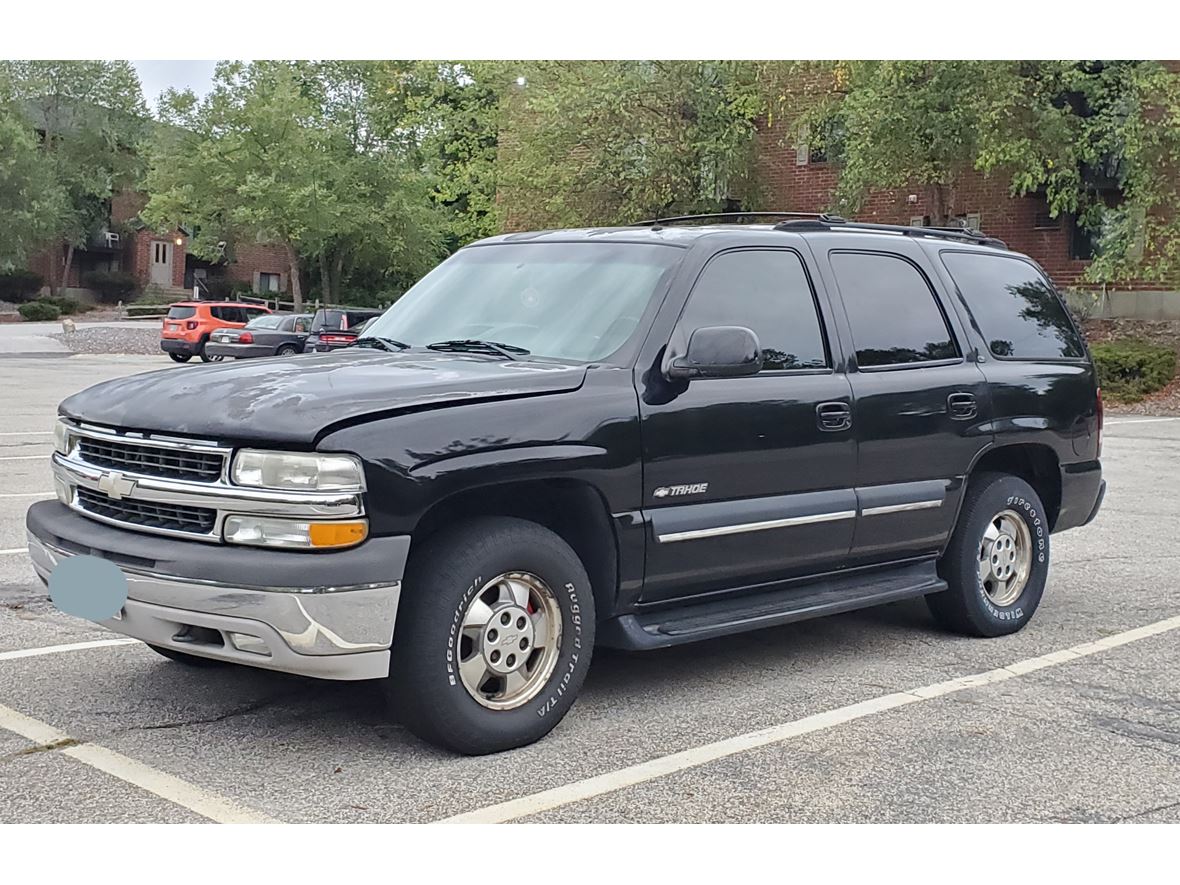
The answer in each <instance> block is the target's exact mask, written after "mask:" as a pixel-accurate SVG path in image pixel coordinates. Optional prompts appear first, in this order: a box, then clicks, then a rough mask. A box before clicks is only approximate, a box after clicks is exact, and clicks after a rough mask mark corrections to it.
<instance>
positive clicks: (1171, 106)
mask: <svg viewBox="0 0 1180 885" xmlns="http://www.w3.org/2000/svg"><path fill="white" fill-rule="evenodd" d="M762 72H763V80H764V83H766V84H768V96H769V101H770V107H771V108H772V112H773V111H774V110H777V112H778V113H779V114H780V115H784V114H785V115H787V116H794V117H795V118H796V119H797V121H798V123H799V124H801V126H799V127H792V134H794V135H795V136H796V137H798V133H799V130H800V128H802V129H804V130H807V131H809V132H810V137H811V139H812V142H813V143H816V142H818V143H820V144H821V146H822V145H823V142H824V140H825V137H828V138H830V137H831V134H832V133H838V135H839V154H840V158H841V167H840V178H839V184H838V186H837V190H836V205H835V206H834V207H833V208H835V209H837V210H839V211H842V212H847V213H855V212H856V211H857V210H859V209H860V208H861V207H862V206H863V204H864V202H865V200H866V199H867V197H868V195H869V194H870V193H871V192H872V191H874V190H877V189H881V188H901V187H917V188H921V189H922V190H923V192H924V194H925V197H926V205H927V207H928V211H929V213H930V215H931V220H932V223H934V224H946V223H948V222H949V221H950V219H951V218H952V217H953V216H954V215H955V214H956V210H959V209H960V208H961V207H959V206H958V205H957V201H956V187H957V185H958V184H959V183H960V182H961V181H962V179H963V176H964V175H965V174H967V173H969V172H982V173H984V174H985V175H996V176H1002V177H1003V180H1005V182H1006V183H1007V185H1008V187H1009V189H1010V191H1011V192H1012V194H1013V195H1015V196H1022V195H1025V194H1028V193H1033V192H1043V193H1044V194H1045V197H1046V200H1047V202H1048V205H1049V211H1050V213H1051V214H1052V215H1054V216H1057V215H1059V214H1062V213H1067V214H1071V215H1076V216H1078V217H1079V219H1080V220H1081V221H1082V223H1083V225H1088V226H1091V227H1094V228H1098V227H1100V226H1101V227H1103V231H1102V233H1103V237H1102V246H1101V251H1100V254H1099V256H1098V258H1097V259H1096V260H1095V261H1094V262H1093V264H1092V266H1091V267H1090V269H1089V272H1088V273H1089V275H1090V278H1091V279H1093V280H1105V281H1117V280H1119V279H1125V278H1128V277H1132V276H1138V277H1143V276H1149V277H1152V276H1154V277H1156V278H1158V279H1161V280H1162V279H1174V278H1175V277H1176V274H1177V249H1178V248H1180V240H1178V239H1177V235H1178V234H1180V213H1178V211H1177V210H1180V194H1178V191H1177V187H1176V180H1177V160H1178V158H1180V77H1177V76H1176V75H1174V74H1171V73H1169V72H1167V71H1166V70H1165V69H1164V68H1163V66H1161V65H1160V64H1159V63H1157V62H1076V61H1038V62H1019V61H840V62H832V63H794V64H789V63H767V64H766V65H764V66H763V68H762ZM800 108H802V111H800ZM1099 179H1107V180H1113V181H1114V182H1115V183H1116V184H1117V186H1118V188H1119V190H1120V192H1121V196H1122V198H1121V200H1120V201H1118V202H1117V205H1115V206H1110V205H1109V197H1108V195H1107V194H1108V193H1109V192H1108V191H1105V190H1104V189H1103V188H1101V187H1099Z"/></svg>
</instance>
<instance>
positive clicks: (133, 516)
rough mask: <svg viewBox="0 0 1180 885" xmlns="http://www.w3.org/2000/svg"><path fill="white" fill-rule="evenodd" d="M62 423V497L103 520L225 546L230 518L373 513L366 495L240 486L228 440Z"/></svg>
mask: <svg viewBox="0 0 1180 885" xmlns="http://www.w3.org/2000/svg"><path fill="white" fill-rule="evenodd" d="M62 423H63V425H64V426H65V428H66V430H67V432H68V434H69V440H68V446H67V451H65V452H62V451H59V452H57V453H55V454H54V455H53V458H52V463H53V473H54V483H55V485H56V486H57V495H58V498H59V500H61V501H62V502H64V503H65V504H66V506H68V507H70V508H71V509H73V510H74V511H76V512H77V513H80V514H82V515H83V516H87V517H89V518H91V519H94V520H98V521H100V522H106V523H109V524H112V525H115V526H119V527H121V528H126V529H132V530H135V531H140V532H149V533H152V534H157V535H168V536H171V537H175V538H183V539H186V540H193V541H204V542H206V543H211V544H218V543H222V529H223V524H224V522H225V518H226V517H227V516H228V515H230V514H247V515H258V516H273V517H279V518H289V519H347V518H351V517H356V516H360V515H363V514H364V512H365V509H364V504H363V500H362V497H361V494H360V493H359V492H313V491H279V490H276V489H259V488H252V487H244V486H238V485H234V484H233V483H232V482H231V481H230V479H229V459H230V456H231V455H232V454H233V449H232V447H231V446H229V445H227V444H225V443H219V442H217V441H214V440H197V439H188V438H184V437H171V436H165V435H162V434H150V433H138V432H135V431H123V430H116V429H113V428H109V427H102V426H98V425H94V424H84V423H79V422H76V421H69V420H63V422H62Z"/></svg>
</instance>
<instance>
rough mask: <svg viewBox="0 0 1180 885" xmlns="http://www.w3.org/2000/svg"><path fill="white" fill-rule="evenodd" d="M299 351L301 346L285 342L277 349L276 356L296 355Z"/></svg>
mask: <svg viewBox="0 0 1180 885" xmlns="http://www.w3.org/2000/svg"><path fill="white" fill-rule="evenodd" d="M297 353H299V348H297V347H296V346H295V345H294V344H283V345H281V346H280V347H279V349H278V350H276V351H275V356H294V355H295V354H297Z"/></svg>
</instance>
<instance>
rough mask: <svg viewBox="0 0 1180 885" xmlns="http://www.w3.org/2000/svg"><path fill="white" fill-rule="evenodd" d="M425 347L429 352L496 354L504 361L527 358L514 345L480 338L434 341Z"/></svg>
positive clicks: (519, 348) (525, 351) (520, 348)
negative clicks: (520, 357) (447, 351)
mask: <svg viewBox="0 0 1180 885" xmlns="http://www.w3.org/2000/svg"><path fill="white" fill-rule="evenodd" d="M426 347H427V348H428V349H430V350H449V351H455V352H457V353H462V352H464V351H483V352H485V353H497V354H499V355H500V356H502V357H504V358H505V359H510V360H514V359H516V358H517V356H518V355H519V356H527V355H528V353H529V352H528V351H527V350H525V349H524V348H523V347H517V346H516V345H515V344H501V343H500V342H498V341H484V340H482V339H480V338H458V339H455V340H454V341H436V342H434V344H427V345H426Z"/></svg>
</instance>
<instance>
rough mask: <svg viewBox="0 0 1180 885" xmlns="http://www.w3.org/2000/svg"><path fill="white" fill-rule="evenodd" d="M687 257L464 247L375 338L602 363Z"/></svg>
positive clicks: (586, 246) (549, 246)
mask: <svg viewBox="0 0 1180 885" xmlns="http://www.w3.org/2000/svg"><path fill="white" fill-rule="evenodd" d="M683 254H684V253H683V251H682V250H681V249H679V248H677V247H672V246H662V245H648V244H640V243H602V242H598V243H594V242H581V243H508V244H502V245H494V246H477V247H474V248H470V249H463V250H461V251H460V252H457V253H456V254H455V255H454V256H452V257H451V258H449V259H448V260H447V261H444V262H443V263H442V264H440V265H439V266H438V267H436V268H435V269H434V270H432V271H431V272H430V273H429V274H427V275H426V276H425V277H423V278H422V280H421V281H419V282H418V284H417V285H415V286H414V287H413V288H412V289H410V290H409V291H408V292H407V293H406V294H405V295H403V296H402V297H401V298H400V299H398V301H397V302H395V303H394V305H393V306H392V307H390V308H389V310H387V311H386V312H385V313H384V314H383V315H382V316H381V317H380V318H379V319H377V320H376V321H374V323H373V324H372V325H371V326H369V327H368V328H367V329H366V330H365V334H366V335H372V336H377V337H383V338H390V339H393V340H395V341H403V342H405V343H406V344H409V345H411V346H413V347H423V346H425V345H427V344H435V343H439V342H446V341H458V340H467V339H481V340H484V341H493V342H496V343H497V344H500V345H508V346H511V347H515V348H522V349H524V350H526V351H528V352H529V353H531V354H533V355H534V356H542V357H551V358H554V359H564V360H575V361H579V362H591V361H593V360H600V359H603V358H605V357H607V356H609V355H610V354H612V353H614V352H615V351H616V350H618V349H619V348H620V347H621V346H622V345H623V344H624V343H625V342H626V341H627V339H628V338H630V337H631V333H632V332H634V331H635V328H636V326H638V325H639V320H640V318H641V317H642V316H643V312H644V310H646V309H647V305H648V302H649V301H650V300H651V297H652V294H653V293H654V292H655V291H656V289H657V288H658V287H659V284H660V282H661V280H663V279H664V278H665V275H666V274H670V273H671V271H672V269H673V268H675V266H676V265H677V264H678V263H679V261H680V259H681V257H682V256H683Z"/></svg>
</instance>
